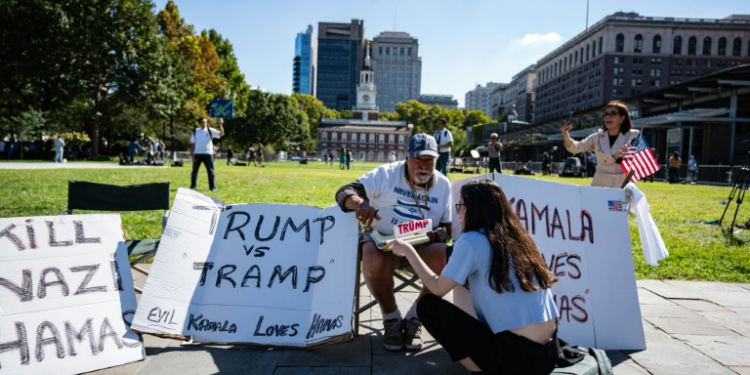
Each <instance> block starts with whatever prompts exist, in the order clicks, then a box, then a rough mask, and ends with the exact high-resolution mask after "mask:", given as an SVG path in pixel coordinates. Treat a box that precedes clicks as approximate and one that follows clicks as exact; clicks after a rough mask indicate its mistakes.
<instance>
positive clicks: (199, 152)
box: [188, 117, 224, 191]
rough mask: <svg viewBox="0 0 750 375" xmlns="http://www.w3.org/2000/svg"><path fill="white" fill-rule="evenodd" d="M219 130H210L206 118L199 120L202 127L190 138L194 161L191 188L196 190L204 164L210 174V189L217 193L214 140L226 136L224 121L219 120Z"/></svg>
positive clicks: (190, 150)
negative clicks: (199, 171)
mask: <svg viewBox="0 0 750 375" xmlns="http://www.w3.org/2000/svg"><path fill="white" fill-rule="evenodd" d="M218 123H219V130H216V129H213V128H209V127H208V120H206V118H205V117H201V118H199V119H198V124H199V125H200V127H198V128H196V129H195V130H194V131H193V135H191V136H190V144H191V146H190V149H189V150H188V152H189V153H190V156H191V158H192V159H193V171H192V173H191V175H190V188H191V189H195V185H196V180H197V179H198V169H199V168H200V166H201V163H203V164H204V165H205V166H206V172H207V173H208V188H209V189H210V190H211V191H216V181H215V178H216V173H215V171H214V144H213V139H214V138H216V139H219V138H221V137H223V136H224V119H222V118H219V121H218Z"/></svg>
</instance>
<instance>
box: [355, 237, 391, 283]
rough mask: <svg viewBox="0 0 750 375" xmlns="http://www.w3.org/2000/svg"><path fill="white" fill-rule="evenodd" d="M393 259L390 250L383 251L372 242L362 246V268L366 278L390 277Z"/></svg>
mask: <svg viewBox="0 0 750 375" xmlns="http://www.w3.org/2000/svg"><path fill="white" fill-rule="evenodd" d="M394 265H395V261H394V259H393V255H392V254H391V253H390V252H384V251H382V250H380V249H378V248H377V246H375V244H374V243H373V242H367V243H365V244H364V245H363V246H362V268H363V269H364V272H365V275H366V276H367V277H368V278H376V279H377V278H383V279H388V278H392V273H393V269H394Z"/></svg>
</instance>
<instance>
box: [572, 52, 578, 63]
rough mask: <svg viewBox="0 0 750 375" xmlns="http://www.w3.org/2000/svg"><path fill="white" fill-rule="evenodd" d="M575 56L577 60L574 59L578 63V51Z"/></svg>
mask: <svg viewBox="0 0 750 375" xmlns="http://www.w3.org/2000/svg"><path fill="white" fill-rule="evenodd" d="M575 56H576V58H575V60H573V61H575V62H576V64H577V63H578V51H576V54H575Z"/></svg>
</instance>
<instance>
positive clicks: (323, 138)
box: [320, 132, 328, 141]
mask: <svg viewBox="0 0 750 375" xmlns="http://www.w3.org/2000/svg"><path fill="white" fill-rule="evenodd" d="M320 139H321V140H323V141H327V140H328V132H320Z"/></svg>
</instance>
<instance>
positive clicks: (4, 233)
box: [0, 223, 26, 251]
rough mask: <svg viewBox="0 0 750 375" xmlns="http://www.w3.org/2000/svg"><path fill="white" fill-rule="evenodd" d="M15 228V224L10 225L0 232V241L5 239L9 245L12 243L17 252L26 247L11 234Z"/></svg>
mask: <svg viewBox="0 0 750 375" xmlns="http://www.w3.org/2000/svg"><path fill="white" fill-rule="evenodd" d="M15 228H16V224H13V223H11V224H10V225H8V226H7V227H5V229H3V230H0V239H2V238H3V237H7V238H8V239H9V240H10V242H11V243H13V246H15V247H16V249H18V251H22V250H26V245H24V244H23V242H22V241H21V239H20V238H18V237H17V236H16V235H15V234H13V233H11V232H10V231H12V230H13V229H15Z"/></svg>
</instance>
